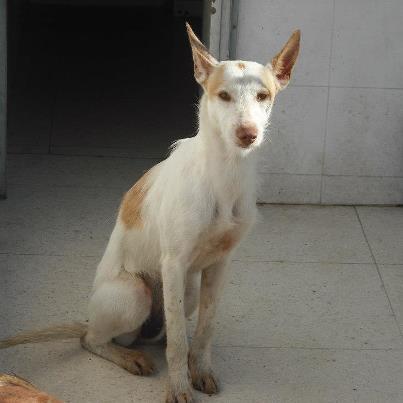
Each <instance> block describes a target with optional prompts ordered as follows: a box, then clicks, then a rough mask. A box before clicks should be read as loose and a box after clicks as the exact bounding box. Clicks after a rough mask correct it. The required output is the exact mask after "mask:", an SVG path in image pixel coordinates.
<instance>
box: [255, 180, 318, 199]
mask: <svg viewBox="0 0 403 403" xmlns="http://www.w3.org/2000/svg"><path fill="white" fill-rule="evenodd" d="M259 179H260V182H261V186H260V188H261V189H260V192H259V201H260V202H264V203H291V204H293V203H308V204H310V203H319V201H320V182H321V176H320V175H286V174H285V175H284V174H267V173H266V174H265V173H261V174H259Z"/></svg>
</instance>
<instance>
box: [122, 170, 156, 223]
mask: <svg viewBox="0 0 403 403" xmlns="http://www.w3.org/2000/svg"><path fill="white" fill-rule="evenodd" d="M152 169H153V168H152ZM152 169H150V170H149V171H147V172H146V173H145V174H144V175H143V176H142V177H141V178H140V179H139V180H138V181H137V182H136V183H135V184H134V186H133V187H132V188H131V189H130V190H129V191H128V192H127V193H126V194H125V196H124V197H123V201H122V204H121V206H120V217H121V219H122V221H123V223H124V224H125V225H126V227H127V228H133V227H142V226H143V221H142V217H141V208H142V206H143V201H144V198H145V196H146V194H147V191H148V189H149V188H150V183H149V179H150V178H149V176H150V173H151V171H152Z"/></svg>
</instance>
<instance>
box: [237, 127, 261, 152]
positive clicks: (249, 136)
mask: <svg viewBox="0 0 403 403" xmlns="http://www.w3.org/2000/svg"><path fill="white" fill-rule="evenodd" d="M236 136H237V137H238V139H239V143H240V146H241V147H248V146H250V145H251V144H252V143H253V142H254V141H255V140H256V137H257V127H256V126H255V125H243V126H239V127H238V129H237V130H236Z"/></svg>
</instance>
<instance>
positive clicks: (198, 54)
mask: <svg viewBox="0 0 403 403" xmlns="http://www.w3.org/2000/svg"><path fill="white" fill-rule="evenodd" d="M186 29H187V32H188V37H189V42H190V46H191V48H192V55H193V62H194V75H195V79H196V81H197V82H198V83H199V84H200V85H203V83H204V82H205V81H206V80H207V78H208V76H209V75H210V74H211V72H212V71H213V69H214V67H215V66H216V65H217V64H218V61H217V60H216V59H215V58H214V57H213V56H212V55H211V54H210V53H209V52H208V50H207V49H206V47H205V46H204V45H203V44H202V43H201V42H200V40H199V38H198V37H197V36H196V35H195V33H194V32H193V30H192V28H191V27H190V25H189V24H188V23H186Z"/></svg>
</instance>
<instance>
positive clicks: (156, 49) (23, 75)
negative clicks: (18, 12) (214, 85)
mask: <svg viewBox="0 0 403 403" xmlns="http://www.w3.org/2000/svg"><path fill="white" fill-rule="evenodd" d="M51 3H52V2H51ZM55 3H56V2H54V3H52V4H44V3H41V2H27V3H26V6H25V7H24V10H23V13H22V19H21V21H22V24H21V35H20V40H19V45H18V56H17V57H16V60H17V63H16V68H15V71H14V74H13V79H12V83H11V87H10V90H9V132H8V150H9V152H11V153H50V154H66V155H100V156H121V157H133V158H162V157H164V156H165V155H166V154H167V148H168V146H169V145H170V143H171V142H172V141H173V140H175V139H177V138H183V137H189V136H192V135H193V134H194V133H195V122H196V115H195V112H196V110H195V102H196V100H197V86H196V84H195V82H194V79H193V67H192V61H191V53H190V50H189V46H188V44H187V38H186V32H185V24H184V22H185V19H187V20H189V21H190V22H191V24H192V25H193V27H194V29H195V31H196V32H197V33H198V34H199V35H200V31H201V27H202V18H201V13H200V15H193V16H186V18H185V17H184V16H179V15H178V14H179V13H178V12H176V13H175V7H174V2H172V1H165V2H164V1H160V2H149V3H148V4H150V3H155V5H154V6H147V7H145V6H134V5H133V4H135V3H136V2H132V5H131V6H116V5H115V6H111V5H110V4H114V2H112V1H109V2H105V1H103V2H102V3H104V4H103V5H102V6H100V5H95V6H94V5H92V6H82V5H81V6H80V5H77V4H79V3H80V2H78V1H75V2H74V3H75V4H76V5H75V6H72V5H70V6H67V5H57V4H55ZM92 3H96V2H95V1H94V2H92ZM105 3H108V4H109V5H108V4H107V5H105ZM142 3H143V4H144V3H147V2H142ZM200 4H201V2H200ZM200 9H201V7H200ZM200 11H201V10H200ZM194 14H198V13H197V12H196V13H194Z"/></svg>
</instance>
